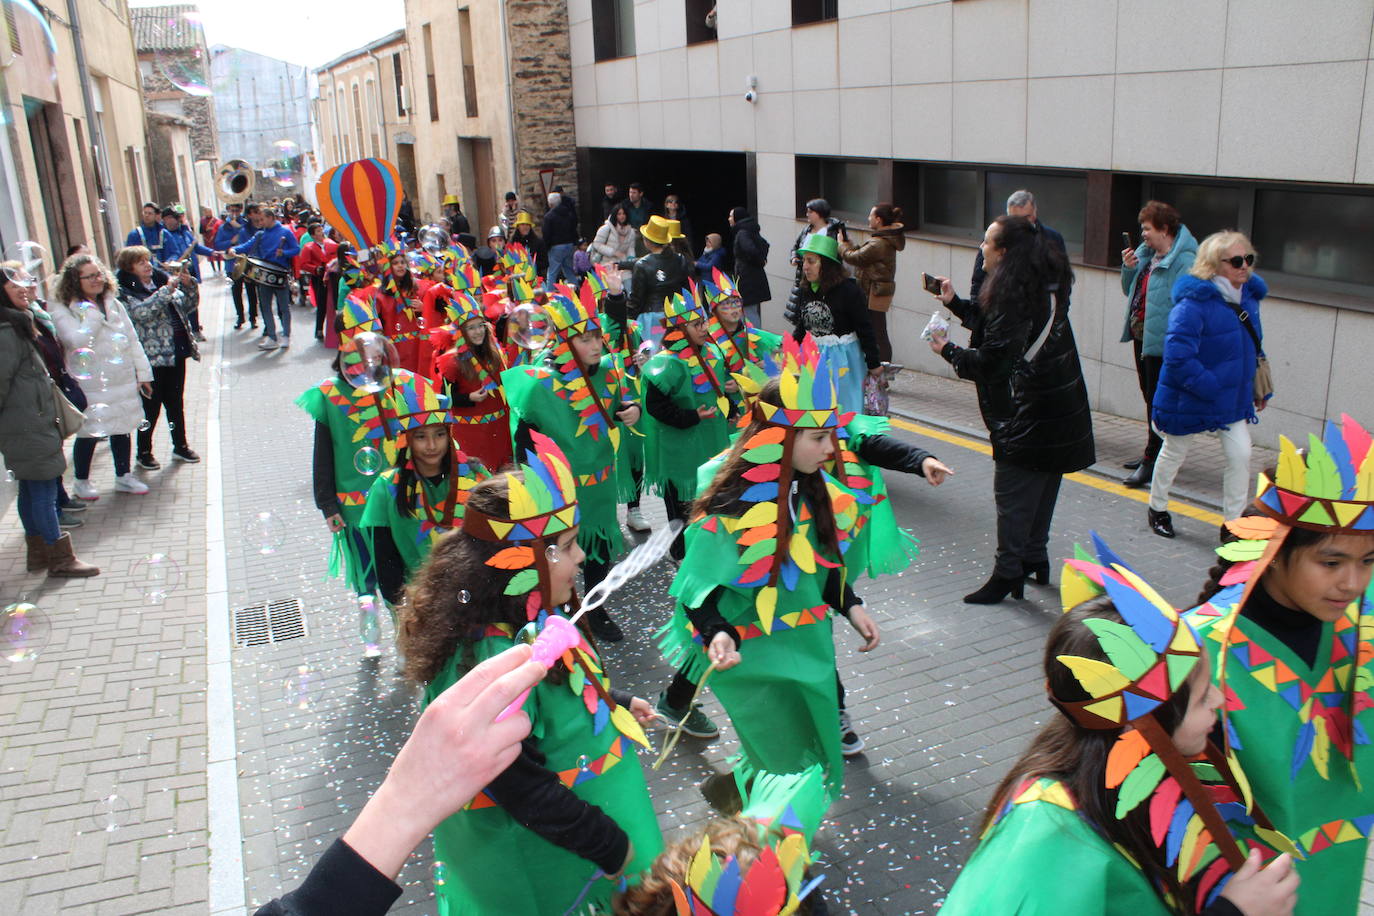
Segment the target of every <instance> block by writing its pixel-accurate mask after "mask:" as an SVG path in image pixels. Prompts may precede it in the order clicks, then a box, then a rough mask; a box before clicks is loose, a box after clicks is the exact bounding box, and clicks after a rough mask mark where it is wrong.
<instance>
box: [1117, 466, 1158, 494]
mask: <svg viewBox="0 0 1374 916" xmlns="http://www.w3.org/2000/svg"><path fill="white" fill-rule="evenodd" d="M1154 474H1155V463H1154V462H1153V461H1142V462H1140V464H1138V465H1136V469H1135V470H1134V471H1132V472H1131V473H1130V475H1129V476H1127V477H1126V479H1125V480H1123V481H1121V485H1122V486H1123V487H1125V488H1126V489H1128V490H1139V489H1140V488H1141V487H1148V486H1149V485H1150V478H1151V477H1153V476H1154Z"/></svg>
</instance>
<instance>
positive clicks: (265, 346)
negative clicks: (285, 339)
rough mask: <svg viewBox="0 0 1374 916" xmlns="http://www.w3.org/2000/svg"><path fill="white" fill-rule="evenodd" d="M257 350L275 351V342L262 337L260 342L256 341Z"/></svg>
mask: <svg viewBox="0 0 1374 916" xmlns="http://www.w3.org/2000/svg"><path fill="white" fill-rule="evenodd" d="M258 349H259V350H275V349H277V342H276V341H275V340H273V339H272V338H270V337H264V338H263V339H262V340H260V341H258Z"/></svg>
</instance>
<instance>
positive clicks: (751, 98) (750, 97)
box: [744, 89, 759, 102]
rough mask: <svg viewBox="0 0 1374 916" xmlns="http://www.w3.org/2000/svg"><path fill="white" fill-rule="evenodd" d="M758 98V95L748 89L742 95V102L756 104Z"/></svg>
mask: <svg viewBox="0 0 1374 916" xmlns="http://www.w3.org/2000/svg"><path fill="white" fill-rule="evenodd" d="M758 98H759V94H758V93H757V92H755V91H754V90H752V89H750V90H749V91H748V92H746V93H745V94H744V100H745V101H746V102H757V101H758Z"/></svg>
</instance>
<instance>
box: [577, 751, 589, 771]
mask: <svg viewBox="0 0 1374 916" xmlns="http://www.w3.org/2000/svg"><path fill="white" fill-rule="evenodd" d="M591 764H592V761H591V758H590V757H588V756H587V755H586V754H583V755H582V756H580V757H578V758H577V768H578V769H579V770H590V769H591V768H592V766H591Z"/></svg>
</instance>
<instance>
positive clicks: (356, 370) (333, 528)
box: [296, 332, 414, 596]
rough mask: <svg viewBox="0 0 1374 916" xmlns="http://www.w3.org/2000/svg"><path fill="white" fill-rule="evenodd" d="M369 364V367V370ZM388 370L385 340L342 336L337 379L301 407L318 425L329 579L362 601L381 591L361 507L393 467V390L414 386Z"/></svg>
mask: <svg viewBox="0 0 1374 916" xmlns="http://www.w3.org/2000/svg"><path fill="white" fill-rule="evenodd" d="M369 364H371V366H369ZM385 364H388V357H387V355H386V343H385V340H384V339H383V338H382V337H380V335H377V334H371V333H367V332H359V333H351V334H347V335H345V336H344V337H343V338H342V339H341V341H340V345H339V353H338V355H337V356H336V357H335V359H334V375H333V376H332V377H330V378H327V379H325V380H324V381H322V382H320V383H319V384H318V385H316V386H315V387H313V388H311V389H309V390H307V391H306V392H305V393H304V394H302V395H301V396H300V397H299V398H297V399H296V404H297V405H298V406H299V407H300V408H301V409H302V410H304V411H305V412H306V413H308V414H309V415H310V416H311V418H312V419H313V420H314V421H315V448H314V470H313V479H314V491H315V507H316V508H317V509H319V510H320V512H322V513H323V514H324V518H325V522H326V523H327V524H328V525H329V530H330V532H332V533H333V535H334V542H333V547H332V549H331V551H330V555H329V572H330V575H333V576H338V575H341V574H342V575H343V576H344V581H345V582H346V583H347V584H348V587H349V589H351V590H352V591H353V592H354V593H355V594H357V595H360V596H362V595H371V594H374V593H375V592H376V590H377V574H376V570H375V569H374V568H373V563H372V553H371V550H370V549H369V545H368V540H367V538H366V537H365V536H364V534H363V530H362V519H363V507H364V505H365V503H366V502H367V492H368V490H369V489H370V488H371V486H372V483H373V480H374V478H376V476H377V474H378V473H380V472H381V471H382V469H383V468H386V467H388V466H389V465H391V464H393V463H394V462H395V460H396V448H397V437H398V436H399V435H400V432H401V430H400V426H399V424H398V421H397V405H396V403H395V401H394V390H395V389H396V388H398V387H399V388H404V387H405V386H407V385H410V384H413V378H414V377H413V376H412V375H411V374H410V373H409V372H407V371H405V370H404V369H391V370H389V372H388V371H387V370H384V369H382V368H381V367H382V366H383V365H385Z"/></svg>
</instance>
